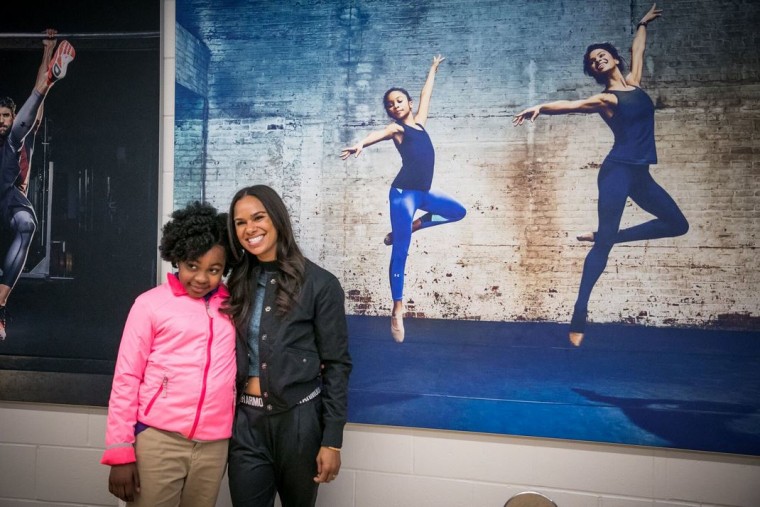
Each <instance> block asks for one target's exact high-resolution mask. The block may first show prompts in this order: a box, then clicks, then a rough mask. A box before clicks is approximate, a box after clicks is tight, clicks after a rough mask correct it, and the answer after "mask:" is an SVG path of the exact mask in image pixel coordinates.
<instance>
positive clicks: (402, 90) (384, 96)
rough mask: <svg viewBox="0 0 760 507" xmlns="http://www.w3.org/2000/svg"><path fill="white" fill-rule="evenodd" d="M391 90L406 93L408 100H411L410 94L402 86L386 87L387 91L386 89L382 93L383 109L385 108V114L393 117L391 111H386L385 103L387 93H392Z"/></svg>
mask: <svg viewBox="0 0 760 507" xmlns="http://www.w3.org/2000/svg"><path fill="white" fill-rule="evenodd" d="M393 92H401V93H403V94H404V95H406V99H407V100H408V101H409V102H411V101H412V96H411V95H409V92H408V91H406V90H404V89H403V88H398V87H394V88H389V89H388V91H386V92H385V93H384V94H383V109H385V114H387V115H388V116H390V117H391V118H393V116H392V115H391V113H390V112H389V111H388V105H387V104H386V102H388V95H390V94H391V93H393Z"/></svg>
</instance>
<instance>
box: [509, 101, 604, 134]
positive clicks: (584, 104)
mask: <svg viewBox="0 0 760 507" xmlns="http://www.w3.org/2000/svg"><path fill="white" fill-rule="evenodd" d="M610 98H611V97H610V94H609V93H597V94H596V95H592V96H591V97H588V98H586V99H580V100H556V101H554V102H546V103H544V104H538V105H536V106H533V107H529V108H528V109H525V110H523V111H520V112H519V113H517V114H516V115H515V117H514V119H513V120H512V124H513V125H514V126H515V127H517V126H518V125H522V124H523V122H524V121H525V120H530V121H531V123H532V122H534V121H535V120H536V118H538V115H539V114H541V113H543V114H551V115H555V114H569V113H585V114H590V113H599V114H603V113H605V112H606V111H608V110H609V108H610V106H611V105H612V104H613V102H611V101H610ZM612 100H614V98H613V99H612Z"/></svg>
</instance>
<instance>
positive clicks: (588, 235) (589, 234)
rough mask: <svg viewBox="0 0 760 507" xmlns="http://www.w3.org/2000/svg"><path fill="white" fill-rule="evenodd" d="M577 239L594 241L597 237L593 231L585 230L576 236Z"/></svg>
mask: <svg viewBox="0 0 760 507" xmlns="http://www.w3.org/2000/svg"><path fill="white" fill-rule="evenodd" d="M575 239H577V240H578V241H588V242H589V243H593V242H594V240H595V239H596V238H595V234H594V233H593V232H585V233H583V234H579V235H578V236H576V237H575Z"/></svg>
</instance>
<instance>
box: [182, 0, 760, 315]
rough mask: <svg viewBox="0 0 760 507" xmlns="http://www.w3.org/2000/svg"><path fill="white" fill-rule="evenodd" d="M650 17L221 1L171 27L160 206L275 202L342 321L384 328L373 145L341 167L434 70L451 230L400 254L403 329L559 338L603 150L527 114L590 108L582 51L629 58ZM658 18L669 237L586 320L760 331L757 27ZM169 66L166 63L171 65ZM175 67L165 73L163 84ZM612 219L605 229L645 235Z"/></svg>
mask: <svg viewBox="0 0 760 507" xmlns="http://www.w3.org/2000/svg"><path fill="white" fill-rule="evenodd" d="M650 5H651V4H650V3H647V2H639V1H634V2H629V1H625V2H624V1H622V0H615V1H597V2H560V1H548V2H535V1H531V0H522V1H520V0H518V1H512V2H503V1H499V0H489V1H485V0H479V1H475V2H452V1H446V0H431V1H424V2H414V3H409V2H400V1H398V2H396V1H386V2H374V1H359V2H348V1H340V0H323V1H316V2H296V3H292V2H285V3H282V4H275V3H272V2H223V1H219V0H213V1H212V0H182V1H180V2H178V9H177V22H178V27H177V60H178V73H177V123H176V141H175V142H176V159H175V170H176V181H175V203H176V204H177V205H181V204H184V203H185V202H187V201H188V200H190V199H196V198H199V197H203V198H205V199H207V200H209V201H211V202H213V203H214V204H216V205H218V206H221V207H224V206H226V204H227V203H228V200H229V199H230V197H231V196H232V194H233V192H234V191H235V190H236V189H237V188H239V187H241V186H244V185H248V184H252V183H267V184H270V185H272V186H274V187H275V188H277V189H278V190H279V191H280V192H281V193H282V194H283V195H284V197H285V199H286V202H287V204H288V206H289V207H290V210H291V213H292V214H293V217H294V220H295V222H296V227H297V233H298V236H299V241H300V243H301V245H302V246H303V247H304V249H305V250H306V253H307V255H309V256H311V257H313V258H314V259H315V260H318V261H319V262H320V263H322V264H323V265H325V266H326V267H327V268H328V269H330V270H331V271H333V272H335V273H336V274H338V275H339V277H340V278H341V281H342V283H343V286H344V287H345V288H346V291H347V294H348V296H349V311H350V312H352V313H355V314H367V315H385V314H387V313H389V310H390V306H391V297H390V291H389V288H388V274H387V273H388V261H389V257H390V247H386V246H384V244H383V238H384V237H385V235H386V234H387V233H388V231H389V227H390V223H389V216H388V189H389V185H390V183H391V181H392V180H393V178H394V176H395V174H396V173H397V171H398V169H399V167H400V160H399V156H398V153H397V152H396V150H395V148H394V146H393V144H392V143H380V144H378V145H375V146H372V147H369V148H366V150H365V152H364V153H362V155H361V156H360V157H359V158H349V159H348V160H347V161H342V160H341V159H340V157H339V155H340V149H341V148H342V147H343V146H346V145H349V144H351V143H354V142H355V141H357V140H359V139H361V138H362V137H363V136H365V135H366V134H367V133H369V132H370V131H372V130H376V129H379V128H382V127H383V126H384V125H386V124H387V123H388V121H389V119H388V118H387V116H386V114H385V112H384V110H383V106H382V104H381V99H382V96H383V93H384V91H385V90H386V89H388V88H390V87H391V86H402V87H405V88H406V89H408V90H409V92H410V93H411V95H412V97H413V98H414V99H415V101H416V99H417V97H419V94H420V89H421V87H422V85H423V83H424V81H425V75H426V73H427V70H428V68H429V66H430V62H431V60H432V57H433V56H434V55H436V54H438V53H441V54H443V55H444V56H445V57H446V60H445V61H444V62H443V63H442V64H441V66H440V69H439V71H438V74H437V77H436V82H435V90H434V93H433V97H432V101H431V106H430V115H429V119H428V122H427V130H428V132H429V133H430V136H431V138H432V141H433V144H434V146H435V148H436V172H435V179H434V186H435V187H436V188H439V189H441V190H444V191H446V192H448V193H450V194H453V195H456V198H457V200H459V201H460V202H461V203H462V204H463V205H464V206H465V207H466V209H467V216H466V218H465V219H464V220H462V221H460V222H457V223H455V224H450V225H447V226H446V227H436V228H432V229H430V230H424V231H421V232H420V233H419V234H415V235H413V239H412V244H411V247H410V250H409V257H408V261H407V268H406V272H407V276H406V291H405V293H406V298H407V300H408V307H407V309H408V310H409V311H410V312H411V313H412V314H415V315H417V316H424V317H429V318H445V319H481V320H493V321H518V320H543V321H558V322H567V321H568V320H569V316H570V314H571V312H572V306H573V302H574V301H575V297H576V293H577V289H578V283H579V280H580V273H581V270H582V264H583V260H584V257H585V255H586V253H587V252H588V249H589V247H590V245H589V244H588V243H584V242H578V241H577V240H576V239H575V237H576V235H577V234H580V233H583V232H587V231H592V230H594V229H595V227H596V225H597V213H596V204H597V188H596V180H597V174H598V172H599V167H600V165H601V163H602V161H603V159H604V157H605V155H606V154H607V152H608V151H609V149H610V146H611V144H612V134H611V133H610V131H609V129H608V127H607V126H606V125H605V124H604V122H603V121H602V120H601V119H600V118H599V117H598V116H596V115H568V116H561V117H559V116H557V117H552V118H548V117H544V116H542V117H540V118H539V119H538V120H537V121H536V123H535V124H534V125H532V126H529V127H527V128H526V127H525V126H523V127H520V128H514V127H513V126H512V123H511V122H512V116H513V115H514V114H515V113H516V112H518V111H520V110H522V109H523V108H525V107H527V106H529V105H532V104H534V103H537V102H545V101H549V100H557V99H577V98H581V97H586V96H589V95H591V94H593V93H596V92H598V91H600V86H599V85H598V84H596V83H595V82H594V81H593V80H592V79H591V78H589V77H588V76H585V75H584V74H583V68H582V56H583V52H584V50H585V48H586V46H587V45H588V44H590V43H592V42H600V41H609V42H612V43H613V44H615V45H617V46H618V47H619V48H620V49H621V52H623V54H625V55H628V51H629V48H630V43H631V39H632V36H633V35H632V34H633V30H634V27H635V24H636V22H637V21H638V19H639V18H640V16H641V14H642V13H644V12H646V10H647V9H648V8H649V7H650ZM728 5H729V2H727V1H717V2H707V1H692V0H677V1H673V2H668V4H667V5H664V6H663V7H664V8H665V12H664V15H663V17H662V19H660V20H657V22H656V23H654V24H652V26H651V27H650V29H649V34H648V37H649V38H648V41H647V51H646V54H645V62H644V79H643V81H642V85H643V87H644V88H645V89H646V90H647V92H648V93H649V95H650V96H651V97H652V100H653V101H654V103H655V106H656V114H655V118H656V122H657V129H656V141H657V145H658V155H659V163H658V164H657V165H655V166H652V169H651V170H652V174H653V176H654V177H655V178H656V179H657V181H658V182H659V183H660V184H661V185H662V186H663V187H664V188H666V189H667V190H668V192H669V193H670V194H671V195H672V196H673V198H674V199H675V200H676V202H677V203H678V204H679V206H680V208H681V210H682V211H683V212H684V214H685V215H686V217H687V218H688V220H689V223H690V230H689V232H688V234H686V235H684V236H681V237H678V238H670V239H660V240H656V241H644V242H633V243H627V244H621V245H616V246H615V248H613V250H612V253H611V255H610V258H609V263H608V265H607V268H606V271H605V273H604V274H603V275H602V277H601V279H600V281H599V282H598V284H597V285H596V288H595V290H594V293H593V294H592V299H591V302H590V312H589V318H590V319H591V320H592V321H595V322H629V323H638V324H646V325H674V326H721V327H737V328H744V329H758V328H760V307H759V306H760V303H759V301H758V297H757V295H756V292H755V290H754V288H755V287H757V286H758V284H759V282H760V270H758V261H757V243H758V233H759V231H760V221H759V220H758V218H760V217H759V215H760V187H759V186H758V182H757V176H758V170H759V167H760V154H759V152H758V150H760V147H759V145H758V138H759V136H760V100H759V99H760V87H758V82H759V80H760V57H759V56H758V52H757V51H756V49H753V48H757V47H760V44H758V43H759V42H760V41H759V40H758V39H760V35H759V34H758V32H757V30H756V28H755V27H756V26H757V23H758V21H760V19H758V18H759V13H760V8H758V6H757V5H756V4H755V3H754V2H752V1H749V0H748V1H738V2H730V7H731V8H730V9H728V8H727V6H728ZM180 61H183V62H185V64H184V65H182V66H180ZM180 68H181V69H183V70H182V71H180V70H179V69H180ZM648 217H649V215H648V214H647V213H645V212H644V211H642V210H641V209H639V208H638V207H637V206H636V205H634V204H632V203H631V202H630V201H629V202H628V204H627V206H626V209H625V212H624V215H623V221H622V224H621V226H622V227H626V226H629V225H632V224H635V223H639V222H641V221H644V220H646V219H648Z"/></svg>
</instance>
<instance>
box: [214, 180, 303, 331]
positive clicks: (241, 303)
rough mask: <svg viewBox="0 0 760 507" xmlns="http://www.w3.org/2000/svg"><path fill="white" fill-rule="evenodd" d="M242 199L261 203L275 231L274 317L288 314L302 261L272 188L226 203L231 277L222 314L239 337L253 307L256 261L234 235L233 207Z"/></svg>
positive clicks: (248, 191)
mask: <svg viewBox="0 0 760 507" xmlns="http://www.w3.org/2000/svg"><path fill="white" fill-rule="evenodd" d="M246 196H252V197H255V198H256V199H258V200H259V201H261V204H262V205H263V206H264V209H265V210H266V212H267V214H268V215H269V219H270V220H271V221H272V225H273V226H274V228H275V230H276V231H277V267H278V268H279V270H280V278H279V280H278V284H277V298H276V300H275V301H276V304H277V313H278V314H280V315H283V314H286V313H288V312H289V311H290V309H291V308H292V307H293V305H294V304H296V300H297V297H298V294H299V293H300V291H301V286H302V285H303V278H304V271H305V269H306V259H305V258H304V256H303V254H302V253H301V250H300V249H299V248H298V244H297V243H296V239H295V236H294V235H293V226H292V225H291V223H290V215H288V210H287V208H286V207H285V203H284V202H283V201H282V198H281V197H280V196H279V195H278V194H277V192H275V191H274V190H273V189H272V188H270V187H268V186H266V185H253V186H251V187H245V188H242V189H240V190H238V192H237V193H236V194H235V196H234V197H233V198H232V202H231V203H230V212H229V214H228V218H227V233H228V236H229V244H230V249H231V251H232V258H233V261H234V264H233V267H232V273H231V274H230V278H229V280H228V282H227V285H228V287H229V289H230V299H229V301H228V303H227V308H225V313H227V314H229V315H230V316H232V319H233V321H234V322H235V326H236V327H237V330H238V333H239V334H240V336H246V334H247V329H248V320H249V319H250V318H251V315H250V314H251V309H252V305H253V284H252V283H251V280H252V276H253V271H254V269H255V268H256V267H257V266H258V264H259V260H258V259H257V258H256V256H255V255H253V254H251V253H250V252H248V251H247V250H245V249H244V248H243V246H242V245H241V244H240V242H239V241H238V239H237V234H236V231H235V205H236V204H237V202H238V201H239V200H240V199H242V198H243V197H246Z"/></svg>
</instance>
